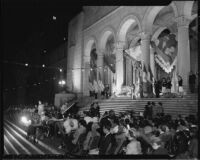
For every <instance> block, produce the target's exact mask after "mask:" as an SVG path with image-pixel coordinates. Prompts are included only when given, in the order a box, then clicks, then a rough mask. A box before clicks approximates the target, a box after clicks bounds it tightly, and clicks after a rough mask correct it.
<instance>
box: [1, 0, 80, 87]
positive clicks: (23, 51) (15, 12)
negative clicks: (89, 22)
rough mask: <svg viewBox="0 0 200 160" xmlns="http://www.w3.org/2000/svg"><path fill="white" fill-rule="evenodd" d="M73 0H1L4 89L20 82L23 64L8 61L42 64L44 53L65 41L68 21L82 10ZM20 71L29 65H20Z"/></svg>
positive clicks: (23, 70) (24, 70) (46, 54)
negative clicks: (17, 76)
mask: <svg viewBox="0 0 200 160" xmlns="http://www.w3.org/2000/svg"><path fill="white" fill-rule="evenodd" d="M72 2H73V1H71V0H70V1H68V0H66V1H64V0H59V1H57V0H53V1H47V0H16V1H15V0H2V1H1V13H2V14H1V15H2V19H1V22H2V34H3V38H2V39H3V60H4V62H3V88H4V89H5V88H12V87H16V85H19V84H18V82H16V81H17V80H16V79H17V78H16V75H15V73H16V70H17V69H18V70H19V67H20V66H17V65H12V64H9V63H5V61H7V62H17V63H26V62H27V63H29V64H32V65H41V64H42V63H43V62H42V61H43V60H44V58H43V57H44V55H45V56H48V54H49V53H50V52H51V51H53V50H54V49H55V48H57V47H59V45H61V44H63V43H64V38H65V41H66V40H67V34H68V33H67V31H68V22H69V21H70V20H71V19H73V17H74V16H76V15H77V14H78V13H79V12H81V10H82V6H81V4H80V5H79V4H78V3H75V2H73V3H72ZM53 16H55V17H56V20H54V19H53ZM44 51H46V53H44ZM21 71H22V72H24V73H25V72H27V69H24V68H23V67H21ZM28 71H29V74H32V73H31V71H30V70H28ZM22 74H23V73H22Z"/></svg>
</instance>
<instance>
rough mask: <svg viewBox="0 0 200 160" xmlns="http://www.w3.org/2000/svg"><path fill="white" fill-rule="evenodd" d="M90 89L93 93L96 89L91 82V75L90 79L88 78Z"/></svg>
mask: <svg viewBox="0 0 200 160" xmlns="http://www.w3.org/2000/svg"><path fill="white" fill-rule="evenodd" d="M88 82H89V83H88V88H89V90H90V91H93V90H94V87H93V84H92V80H91V77H90V75H89V77H88Z"/></svg>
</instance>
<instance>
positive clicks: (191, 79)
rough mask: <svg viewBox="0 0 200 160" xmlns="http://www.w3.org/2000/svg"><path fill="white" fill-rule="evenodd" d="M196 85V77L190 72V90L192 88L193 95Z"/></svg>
mask: <svg viewBox="0 0 200 160" xmlns="http://www.w3.org/2000/svg"><path fill="white" fill-rule="evenodd" d="M195 83H196V75H195V74H194V73H193V72H192V71H190V74H189V88H190V92H191V93H194V91H195Z"/></svg>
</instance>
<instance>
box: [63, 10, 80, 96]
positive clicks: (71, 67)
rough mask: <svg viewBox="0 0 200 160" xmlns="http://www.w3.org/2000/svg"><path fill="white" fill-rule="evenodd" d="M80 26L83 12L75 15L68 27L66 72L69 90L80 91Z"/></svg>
mask: <svg viewBox="0 0 200 160" xmlns="http://www.w3.org/2000/svg"><path fill="white" fill-rule="evenodd" d="M82 26H83V13H80V14H79V15H77V16H76V17H75V18H74V19H73V20H72V21H71V22H70V23H69V27H68V33H69V34H68V42H69V43H68V62H67V63H68V67H67V68H68V72H67V87H68V89H69V90H71V91H73V92H76V93H80V92H81V90H82V89H81V88H82V87H81V85H82V84H81V82H82V80H81V79H82V78H81V77H82V75H81V63H82V50H83V49H82V37H83V36H82Z"/></svg>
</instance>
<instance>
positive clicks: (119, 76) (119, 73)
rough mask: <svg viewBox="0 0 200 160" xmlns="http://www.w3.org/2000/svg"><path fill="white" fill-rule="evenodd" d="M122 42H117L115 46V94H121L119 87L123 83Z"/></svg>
mask: <svg viewBox="0 0 200 160" xmlns="http://www.w3.org/2000/svg"><path fill="white" fill-rule="evenodd" d="M124 44H125V43H124V42H117V43H116V44H115V50H114V52H115V55H116V93H120V92H121V87H122V84H123V82H124V66H123V47H124Z"/></svg>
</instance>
